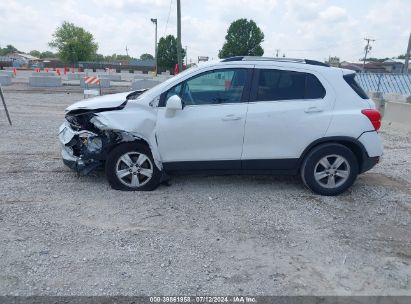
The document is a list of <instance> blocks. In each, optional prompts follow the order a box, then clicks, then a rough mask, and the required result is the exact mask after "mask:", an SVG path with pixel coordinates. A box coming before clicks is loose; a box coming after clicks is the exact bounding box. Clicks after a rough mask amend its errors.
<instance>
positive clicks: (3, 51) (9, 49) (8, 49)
mask: <svg viewBox="0 0 411 304" xmlns="http://www.w3.org/2000/svg"><path fill="white" fill-rule="evenodd" d="M14 52H17V53H19V52H20V51H19V50H18V49H16V48H15V47H14V46H12V45H11V44H8V45H6V47H5V48H0V56H6V55H8V54H10V53H14Z"/></svg>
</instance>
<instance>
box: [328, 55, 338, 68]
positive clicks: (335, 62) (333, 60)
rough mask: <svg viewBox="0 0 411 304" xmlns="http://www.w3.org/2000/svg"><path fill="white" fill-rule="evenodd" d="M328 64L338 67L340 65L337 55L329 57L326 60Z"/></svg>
mask: <svg viewBox="0 0 411 304" xmlns="http://www.w3.org/2000/svg"><path fill="white" fill-rule="evenodd" d="M327 64H328V65H330V66H332V67H336V68H338V67H339V66H340V58H339V57H330V58H329V59H328V62H327Z"/></svg>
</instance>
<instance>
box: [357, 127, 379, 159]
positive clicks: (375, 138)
mask: <svg viewBox="0 0 411 304" xmlns="http://www.w3.org/2000/svg"><path fill="white" fill-rule="evenodd" d="M358 140H359V141H360V143H361V144H362V145H363V146H364V148H365V150H366V152H367V155H368V156H369V157H377V156H380V157H381V156H382V155H383V153H384V148H383V145H382V142H381V138H380V135H379V134H378V133H377V132H376V131H371V132H364V133H363V134H361V136H360V137H359V138H358Z"/></svg>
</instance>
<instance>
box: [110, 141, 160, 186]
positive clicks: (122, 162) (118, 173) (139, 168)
mask: <svg viewBox="0 0 411 304" xmlns="http://www.w3.org/2000/svg"><path fill="white" fill-rule="evenodd" d="M106 176H107V180H108V182H109V183H110V185H111V187H112V188H114V189H117V190H127V191H151V190H154V189H155V188H157V186H158V185H159V183H160V179H161V172H160V170H158V168H157V166H156V165H155V163H154V160H153V156H152V154H151V151H150V149H149V148H148V147H147V146H145V145H142V144H139V143H127V144H121V145H120V146H118V147H116V148H114V149H113V151H112V152H111V153H110V154H109V155H108V158H107V161H106Z"/></svg>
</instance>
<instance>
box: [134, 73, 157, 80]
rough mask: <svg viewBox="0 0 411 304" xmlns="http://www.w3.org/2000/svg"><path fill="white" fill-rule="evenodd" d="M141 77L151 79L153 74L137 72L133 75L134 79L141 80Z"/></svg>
mask: <svg viewBox="0 0 411 304" xmlns="http://www.w3.org/2000/svg"><path fill="white" fill-rule="evenodd" d="M141 79H153V75H150V74H138V75H135V76H134V80H141Z"/></svg>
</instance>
